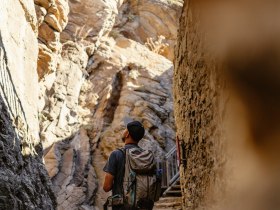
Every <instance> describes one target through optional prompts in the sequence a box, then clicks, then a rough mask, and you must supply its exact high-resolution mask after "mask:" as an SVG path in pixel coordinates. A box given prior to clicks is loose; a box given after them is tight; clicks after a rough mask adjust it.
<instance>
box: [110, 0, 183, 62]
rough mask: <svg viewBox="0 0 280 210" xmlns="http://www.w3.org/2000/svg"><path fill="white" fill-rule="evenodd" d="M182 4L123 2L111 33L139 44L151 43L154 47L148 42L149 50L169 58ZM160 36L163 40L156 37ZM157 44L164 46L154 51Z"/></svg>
mask: <svg viewBox="0 0 280 210" xmlns="http://www.w3.org/2000/svg"><path fill="white" fill-rule="evenodd" d="M182 3H183V2H182V1H179V0H176V1H163V0H144V1H139V0H133V1H127V2H124V3H123V4H122V6H121V8H120V10H119V14H118V18H117V20H116V24H115V27H114V30H113V31H112V32H111V34H112V36H117V34H118V33H120V34H122V35H124V36H125V37H127V38H129V39H133V40H135V41H137V42H140V43H142V44H144V43H149V42H153V45H156V47H153V46H151V45H149V47H150V49H151V50H153V51H154V52H156V53H158V54H161V55H163V56H165V57H166V58H168V59H169V60H171V61H172V60H173V58H174V54H173V51H174V45H175V41H176V37H177V28H178V19H179V15H180V14H181V7H182ZM160 36H161V37H164V39H163V40H160V38H159V37H160ZM159 47H162V48H164V49H162V50H161V51H158V50H157V49H156V48H159Z"/></svg>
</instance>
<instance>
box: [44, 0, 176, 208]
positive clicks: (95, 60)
mask: <svg viewBox="0 0 280 210" xmlns="http://www.w3.org/2000/svg"><path fill="white" fill-rule="evenodd" d="M175 3H176V4H175ZM175 3H170V2H159V1H158V2H156V1H147V2H143V3H142V4H141V5H142V6H141V9H140V8H138V7H137V4H139V3H137V2H122V1H119V2H115V1H112V2H110V1H106V2H103V1H94V2H93V1H87V0H82V1H74V0H73V1H72V0H70V1H69V6H70V12H69V16H68V18H69V22H68V24H67V26H66V28H65V30H64V31H63V32H62V33H61V41H62V48H61V49H62V51H61V54H60V58H59V59H58V66H57V68H56V69H55V71H53V72H50V73H48V74H45V75H44V77H43V79H41V80H40V93H41V95H40V129H41V132H40V134H41V138H42V143H43V145H44V148H45V152H44V154H45V156H44V158H45V163H46V166H47V169H48V172H49V175H50V176H51V179H52V181H53V184H54V186H55V192H56V194H57V197H58V209H66V208H71V209H94V208H95V207H98V208H102V202H103V201H104V198H105V197H106V196H108V195H104V194H103V193H102V189H101V188H99V187H100V185H101V184H102V182H103V176H102V174H103V172H102V167H103V166H102V165H101V164H100V163H104V162H105V160H106V158H107V157H108V155H109V154H110V153H111V151H112V150H113V149H115V148H117V147H121V146H123V143H122V142H121V140H120V136H121V134H122V132H123V129H124V127H125V123H126V122H127V121H129V120H132V119H135V120H137V119H138V120H140V121H142V122H143V124H144V126H145V128H146V136H145V138H144V140H143V141H142V142H141V145H142V146H143V147H145V148H148V149H151V150H153V151H154V153H155V154H156V156H157V157H158V158H159V159H161V158H162V157H163V155H164V154H165V152H166V151H168V150H169V149H170V148H171V147H172V146H173V145H174V138H175V132H174V131H175V128H174V120H173V112H172V107H173V102H172V93H171V86H172V79H171V78H172V76H173V73H172V72H173V67H172V66H173V65H172V62H170V61H169V60H167V59H166V58H164V57H163V56H161V55H159V54H164V53H163V52H166V53H167V54H168V55H167V54H164V55H165V56H166V57H168V58H169V59H172V58H171V57H172V56H170V55H171V54H172V49H173V45H174V40H175V37H176V30H175V28H176V27H177V22H178V18H179V11H180V5H181V3H180V2H175ZM145 5H146V6H145ZM158 6H160V8H162V10H160V11H157V10H156V9H155V8H156V7H158ZM130 8H133V13H135V14H134V15H133V16H134V17H135V19H134V18H131V17H132V16H131V15H132V14H131V12H128V11H130ZM152 8H154V9H152ZM149 9H151V11H149V12H145V11H146V10H149ZM140 10H141V11H140ZM131 11H132V10H131ZM163 11H164V12H165V13H168V14H169V15H168V16H166V17H165V16H164V15H163ZM153 13H154V14H153ZM155 16H156V17H157V23H158V24H156V25H154V24H153V23H150V21H151V19H153V17H155ZM133 21H135V22H134V23H133V24H132V25H131V23H132V22H133ZM152 25H153V30H155V32H154V33H151V34H152V35H153V36H150V37H149V36H148V34H149V32H150V30H151V29H152V27H151V26H152ZM163 25H168V28H169V29H168V30H169V32H168V33H163V31H164V30H163V28H164V26H163ZM137 28H145V31H146V32H145V34H146V35H144V34H143V33H142V32H141V30H140V29H139V30H138V29H137ZM160 28H161V29H160ZM157 29H158V30H159V32H156V31H157ZM122 30H123V32H122ZM137 30H138V31H139V32H137V33H135V34H134V35H133V36H130V35H128V33H127V32H129V31H131V32H132V31H137ZM162 33H163V34H162ZM39 37H40V35H39ZM148 38H150V40H149V41H147V39H148ZM39 39H40V38H39ZM158 39H159V40H158ZM146 42H147V44H146V46H145V43H146ZM164 50H165V51H164ZM82 145H83V146H82ZM92 154H94V155H93V156H92ZM97 180H98V183H99V185H98V184H97V182H96V181H97Z"/></svg>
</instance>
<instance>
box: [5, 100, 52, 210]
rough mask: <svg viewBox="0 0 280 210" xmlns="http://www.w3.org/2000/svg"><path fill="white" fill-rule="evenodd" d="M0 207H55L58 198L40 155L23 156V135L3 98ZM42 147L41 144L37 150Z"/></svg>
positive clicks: (39, 150)
mask: <svg viewBox="0 0 280 210" xmlns="http://www.w3.org/2000/svg"><path fill="white" fill-rule="evenodd" d="M0 109H1V112H0V113H1V116H0V130H1V131H0V147H1V149H0V150H1V155H0V158H1V164H0V168H1V172H0V196H1V199H0V208H1V209H55V206H56V202H55V200H56V198H55V195H54V193H53V191H52V184H51V182H50V180H49V178H48V176H47V171H46V169H45V166H44V165H43V163H42V158H41V157H40V156H38V155H37V156H23V155H22V154H21V147H20V139H18V138H17V137H16V134H15V132H14V128H13V125H12V121H11V119H10V117H9V114H8V110H7V107H6V106H5V104H4V102H3V99H2V98H1V99H0ZM41 151H42V148H41V147H40V146H39V145H38V146H37V152H38V154H40V155H41V154H42V153H41Z"/></svg>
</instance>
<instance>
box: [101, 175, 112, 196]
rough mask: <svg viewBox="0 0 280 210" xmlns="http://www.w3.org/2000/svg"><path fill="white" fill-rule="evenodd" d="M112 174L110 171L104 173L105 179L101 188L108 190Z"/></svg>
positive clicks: (110, 187) (110, 185) (110, 186)
mask: <svg viewBox="0 0 280 210" xmlns="http://www.w3.org/2000/svg"><path fill="white" fill-rule="evenodd" d="M113 181H114V176H113V175H112V174H110V173H105V180H104V183H103V190H104V191H105V192H109V191H110V190H111V189H112V187H113Z"/></svg>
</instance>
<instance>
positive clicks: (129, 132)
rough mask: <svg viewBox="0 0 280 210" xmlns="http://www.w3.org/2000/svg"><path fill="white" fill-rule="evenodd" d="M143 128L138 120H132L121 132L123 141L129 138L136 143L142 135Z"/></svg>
mask: <svg viewBox="0 0 280 210" xmlns="http://www.w3.org/2000/svg"><path fill="white" fill-rule="evenodd" d="M144 134H145V129H144V127H143V125H142V124H141V123H140V122H139V121H132V122H130V123H128V124H127V126H126V130H125V132H124V134H123V137H122V139H123V141H126V139H129V138H131V140H133V141H134V142H135V143H138V142H139V141H140V140H141V139H142V138H143V136H144Z"/></svg>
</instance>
